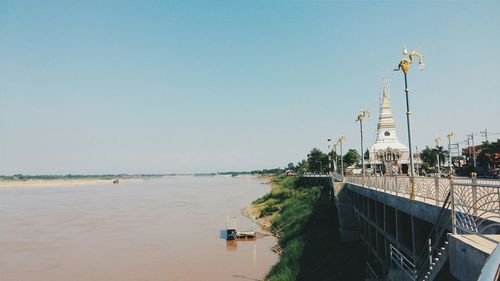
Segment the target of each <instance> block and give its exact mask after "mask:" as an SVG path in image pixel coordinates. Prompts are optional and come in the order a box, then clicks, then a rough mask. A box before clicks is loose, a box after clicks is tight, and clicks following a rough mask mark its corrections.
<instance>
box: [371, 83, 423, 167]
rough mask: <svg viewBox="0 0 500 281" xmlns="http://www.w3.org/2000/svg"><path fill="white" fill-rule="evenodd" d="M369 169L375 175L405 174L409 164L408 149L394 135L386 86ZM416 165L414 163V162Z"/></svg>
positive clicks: (394, 127)
mask: <svg viewBox="0 0 500 281" xmlns="http://www.w3.org/2000/svg"><path fill="white" fill-rule="evenodd" d="M369 154H370V160H369V162H368V164H370V166H371V169H372V171H373V172H374V173H376V174H387V175H395V174H406V173H407V172H408V166H409V163H410V158H409V151H408V147H407V146H406V145H404V144H402V143H401V141H400V140H399V138H398V135H397V134H396V125H395V124H394V118H393V117H392V112H391V103H390V101H389V92H388V89H387V86H384V88H383V91H382V100H381V102H380V115H379V117H378V124H377V139H376V141H375V144H374V145H372V147H371V148H370V150H369ZM414 163H416V161H414Z"/></svg>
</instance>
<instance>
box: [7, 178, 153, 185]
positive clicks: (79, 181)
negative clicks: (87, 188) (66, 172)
mask: <svg viewBox="0 0 500 281" xmlns="http://www.w3.org/2000/svg"><path fill="white" fill-rule="evenodd" d="M150 178H151V177H149V176H130V177H108V176H106V177H99V176H96V177H84V178H70V177H61V178H48V179H34V178H30V179H0V188H15V187H38V186H40V187H48V186H80V185H100V184H113V181H114V180H118V184H123V183H131V182H137V181H144V180H148V179H150Z"/></svg>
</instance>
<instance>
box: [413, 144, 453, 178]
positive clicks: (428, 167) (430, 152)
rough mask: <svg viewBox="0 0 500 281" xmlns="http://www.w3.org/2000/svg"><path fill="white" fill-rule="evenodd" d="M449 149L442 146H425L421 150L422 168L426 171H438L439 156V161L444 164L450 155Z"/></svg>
mask: <svg viewBox="0 0 500 281" xmlns="http://www.w3.org/2000/svg"><path fill="white" fill-rule="evenodd" d="M448 155H449V154H448V151H447V150H444V148H443V147H442V146H438V147H436V148H430V147H428V146H426V147H425V149H424V150H422V152H420V159H422V166H421V167H422V170H425V171H426V172H433V171H436V166H437V158H438V156H439V162H440V163H441V164H443V163H444V162H445V161H446V158H447V157H448Z"/></svg>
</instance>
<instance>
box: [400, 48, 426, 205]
mask: <svg viewBox="0 0 500 281" xmlns="http://www.w3.org/2000/svg"><path fill="white" fill-rule="evenodd" d="M403 55H405V56H406V55H408V58H409V59H407V58H402V59H401V61H399V65H398V68H397V69H394V71H398V70H400V69H401V70H403V73H404V77H405V93H406V125H407V127H408V128H407V129H408V146H409V150H410V151H409V152H410V167H409V170H410V185H411V193H410V200H414V199H415V178H414V175H413V172H414V171H413V169H414V168H413V152H412V146H411V129H410V114H411V112H410V103H409V101H408V92H409V91H410V90H409V89H408V77H407V74H408V71H409V70H410V65H411V64H413V57H418V58H419V60H418V64H419V68H420V70H422V69H423V68H424V56H423V55H422V54H420V53H419V52H418V51H416V50H415V51H412V52H410V54H408V51H407V50H406V48H403Z"/></svg>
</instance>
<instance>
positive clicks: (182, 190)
mask: <svg viewBox="0 0 500 281" xmlns="http://www.w3.org/2000/svg"><path fill="white" fill-rule="evenodd" d="M261 182H262V180H259V179H256V178H239V177H236V178H227V177H187V176H186V177H165V178H158V179H151V180H148V181H137V182H133V183H124V184H100V185H84V186H60V187H57V186H51V187H36V186H34V187H19V188H15V187H10V188H7V187H3V188H0V280H1V281H80V280H81V281H157V280H158V281H159V280H161V281H178V280H179V281H182V280H193V281H196V280H200V281H211V280H214V281H215V280H217V281H225V280H241V281H244V280H262V279H263V278H264V276H265V275H266V273H267V272H268V271H269V270H270V268H271V266H272V265H273V264H274V263H275V262H276V260H277V256H276V254H275V253H273V252H272V251H271V247H272V246H273V245H274V244H275V243H276V239H275V238H274V237H272V236H269V237H265V238H259V239H257V240H256V241H237V242H236V245H227V244H226V241H225V240H224V239H221V233H220V231H221V230H223V229H225V225H226V216H227V215H231V216H232V215H235V216H236V217H237V222H238V227H239V228H240V229H251V227H252V222H251V220H250V219H248V218H245V217H244V216H243V215H241V209H242V208H243V207H245V206H247V205H248V204H249V203H250V202H252V201H253V200H255V199H256V198H258V197H260V196H262V195H263V194H265V193H266V192H268V191H269V186H268V185H266V184H262V183H261Z"/></svg>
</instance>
